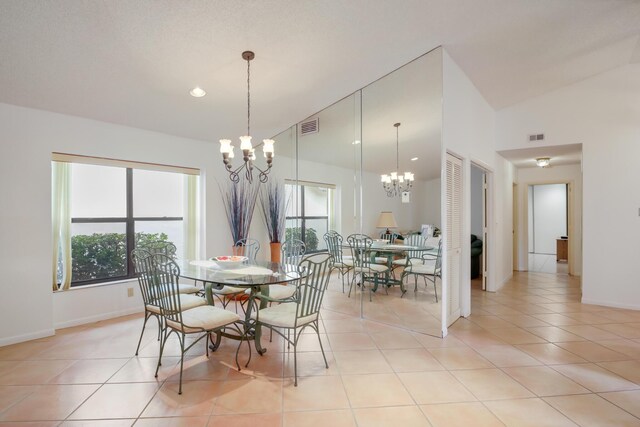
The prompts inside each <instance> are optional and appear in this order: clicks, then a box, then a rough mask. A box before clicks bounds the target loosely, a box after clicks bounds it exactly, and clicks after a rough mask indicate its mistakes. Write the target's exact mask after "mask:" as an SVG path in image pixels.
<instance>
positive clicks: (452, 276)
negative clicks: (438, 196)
mask: <svg viewBox="0 0 640 427" xmlns="http://www.w3.org/2000/svg"><path fill="white" fill-rule="evenodd" d="M446 238H447V276H448V284H449V287H448V298H447V326H449V325H451V324H452V323H453V322H455V321H456V320H457V319H458V318H459V317H460V280H461V276H462V274H461V273H462V265H461V263H462V256H461V255H462V160H460V159H459V158H457V157H455V156H452V155H451V154H447V236H446Z"/></svg>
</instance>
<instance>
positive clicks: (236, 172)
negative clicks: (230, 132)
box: [220, 51, 274, 184]
mask: <svg viewBox="0 0 640 427" xmlns="http://www.w3.org/2000/svg"><path fill="white" fill-rule="evenodd" d="M255 57H256V55H255V54H254V53H253V52H251V51H246V52H242V59H244V60H245V61H247V134H246V135H244V136H241V137H240V151H242V159H243V161H244V163H242V164H241V165H240V166H238V168H236V169H234V168H233V166H232V165H231V159H233V158H234V157H235V155H234V153H233V150H234V148H235V147H234V146H233V145H231V140H230V139H221V140H220V152H221V153H222V161H223V162H224V165H225V167H226V169H227V172H229V178H230V179H231V181H233V182H234V183H236V184H237V183H238V182H240V177H241V176H242V174H243V173H244V177H245V178H246V180H247V181H249V182H250V183H251V182H253V171H254V169H255V170H257V171H258V172H259V173H258V179H259V180H260V182H263V183H264V182H267V179H268V177H267V175H268V174H269V172H270V171H271V166H272V163H273V157H274V151H273V143H274V141H273V139H263V140H262V152H263V153H264V157H265V158H266V159H267V167H266V169H265V170H262V169H260V168H259V167H258V166H256V165H255V163H254V162H255V160H256V153H255V148H253V145H252V144H251V85H250V82H251V60H252V59H253V58H255Z"/></svg>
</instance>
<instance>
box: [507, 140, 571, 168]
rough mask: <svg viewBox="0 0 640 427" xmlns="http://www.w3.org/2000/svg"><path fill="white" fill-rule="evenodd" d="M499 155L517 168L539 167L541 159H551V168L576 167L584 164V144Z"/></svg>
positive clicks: (513, 151)
mask: <svg viewBox="0 0 640 427" xmlns="http://www.w3.org/2000/svg"><path fill="white" fill-rule="evenodd" d="M498 154H500V155H501V156H502V157H504V158H505V159H507V160H509V161H510V162H511V163H513V165H514V166H515V167H516V168H535V167H538V166H537V165H536V159H537V158H540V157H549V158H551V167H554V166H562V165H575V164H580V163H581V162H582V144H567V145H553V146H549V147H533V148H523V149H519V150H503V151H498Z"/></svg>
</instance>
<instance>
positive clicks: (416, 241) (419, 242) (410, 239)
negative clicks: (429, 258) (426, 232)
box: [404, 234, 425, 258]
mask: <svg viewBox="0 0 640 427" xmlns="http://www.w3.org/2000/svg"><path fill="white" fill-rule="evenodd" d="M404 244H405V245H408V246H425V238H424V237H422V236H421V235H420V234H410V235H408V236H407V237H406V238H405V240H404ZM407 258H422V251H407Z"/></svg>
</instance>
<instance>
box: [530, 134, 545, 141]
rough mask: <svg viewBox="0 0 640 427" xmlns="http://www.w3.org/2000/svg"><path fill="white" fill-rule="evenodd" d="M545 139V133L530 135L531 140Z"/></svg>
mask: <svg viewBox="0 0 640 427" xmlns="http://www.w3.org/2000/svg"><path fill="white" fill-rule="evenodd" d="M536 141H544V133H536V134H533V135H529V142H536Z"/></svg>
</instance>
